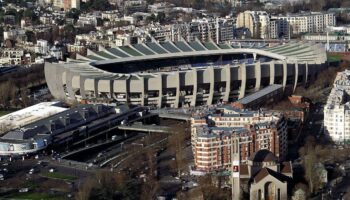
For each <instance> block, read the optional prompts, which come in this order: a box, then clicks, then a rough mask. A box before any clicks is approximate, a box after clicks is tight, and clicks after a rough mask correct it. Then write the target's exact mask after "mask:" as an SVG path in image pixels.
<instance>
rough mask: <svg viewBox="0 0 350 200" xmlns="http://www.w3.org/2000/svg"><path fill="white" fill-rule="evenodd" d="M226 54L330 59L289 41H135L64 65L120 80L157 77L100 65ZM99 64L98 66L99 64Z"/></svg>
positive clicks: (306, 45) (296, 59) (307, 45)
mask: <svg viewBox="0 0 350 200" xmlns="http://www.w3.org/2000/svg"><path fill="white" fill-rule="evenodd" d="M226 54H258V55H262V56H266V57H270V58H272V59H275V60H287V62H288V61H291V62H293V63H295V62H300V63H302V62H316V61H317V60H319V61H322V62H324V61H325V60H326V59H327V58H326V55H325V53H324V49H322V48H321V47H320V46H319V45H318V44H313V43H302V42H299V43H288V44H284V45H278V46H274V47H267V46H264V45H259V46H254V45H252V46H250V47H249V48H235V47H233V46H231V45H229V44H215V43H214V42H199V41H193V42H185V41H177V42H171V41H165V42H159V43H158V42H151V43H142V44H134V45H128V46H122V47H115V48H103V47H100V51H97V52H93V51H91V50H88V52H87V56H81V55H79V54H77V59H76V60H72V59H69V60H68V63H66V64H64V67H66V68H67V69H69V70H70V71H73V72H78V73H80V74H81V75H83V76H87V77H94V78H98V77H101V78H102V77H103V78H105V79H108V78H110V79H118V78H122V77H125V76H127V77H129V76H130V74H132V75H133V76H136V77H138V76H139V77H140V76H153V75H152V74H151V73H130V74H121V73H112V72H107V71H104V70H101V69H99V68H98V66H99V65H106V64H118V63H128V62H141V63H142V62H143V61H147V60H167V59H169V58H182V57H184V58H185V57H196V56H211V55H226ZM95 66H96V67H95Z"/></svg>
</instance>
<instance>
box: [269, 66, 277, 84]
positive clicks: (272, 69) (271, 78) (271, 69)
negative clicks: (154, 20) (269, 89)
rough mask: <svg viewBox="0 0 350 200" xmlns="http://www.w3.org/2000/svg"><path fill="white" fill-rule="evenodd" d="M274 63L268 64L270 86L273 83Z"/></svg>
mask: <svg viewBox="0 0 350 200" xmlns="http://www.w3.org/2000/svg"><path fill="white" fill-rule="evenodd" d="M275 76H276V75H275V61H271V62H270V85H273V84H274V83H275Z"/></svg>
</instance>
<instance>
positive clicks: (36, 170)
mask: <svg viewBox="0 0 350 200" xmlns="http://www.w3.org/2000/svg"><path fill="white" fill-rule="evenodd" d="M37 172H39V169H37V168H31V169H30V170H29V173H28V174H35V173H37Z"/></svg>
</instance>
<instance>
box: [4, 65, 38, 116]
mask: <svg viewBox="0 0 350 200" xmlns="http://www.w3.org/2000/svg"><path fill="white" fill-rule="evenodd" d="M44 83H45V75H44V69H43V65H37V66H33V67H31V68H27V69H21V70H20V71H17V72H16V73H10V74H5V75H2V76H1V77H0V108H3V109H4V108H5V109H7V108H18V107H27V106H29V105H30V104H31V101H30V99H29V98H28V95H29V92H30V91H29V89H30V88H31V87H35V86H38V85H42V84H44Z"/></svg>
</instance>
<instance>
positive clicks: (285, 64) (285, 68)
mask: <svg viewBox="0 0 350 200" xmlns="http://www.w3.org/2000/svg"><path fill="white" fill-rule="evenodd" d="M287 73H288V71H287V61H286V60H284V61H283V81H282V86H283V91H284V89H285V88H286V85H287V76H288V74H287Z"/></svg>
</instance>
